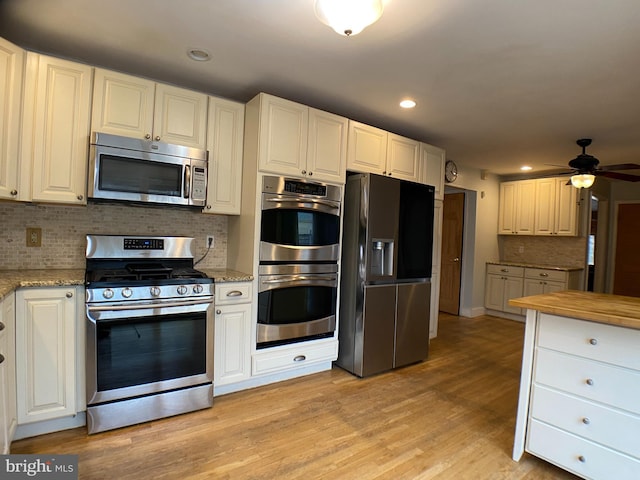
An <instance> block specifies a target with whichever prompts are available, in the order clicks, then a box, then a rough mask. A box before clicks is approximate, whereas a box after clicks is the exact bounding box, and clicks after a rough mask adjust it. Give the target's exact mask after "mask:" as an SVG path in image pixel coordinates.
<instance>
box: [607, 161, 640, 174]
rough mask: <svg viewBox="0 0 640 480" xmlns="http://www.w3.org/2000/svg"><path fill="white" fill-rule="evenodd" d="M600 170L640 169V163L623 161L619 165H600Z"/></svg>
mask: <svg viewBox="0 0 640 480" xmlns="http://www.w3.org/2000/svg"><path fill="white" fill-rule="evenodd" d="M598 170H601V171H604V172H610V171H612V170H640V165H638V164H636V163H621V164H619V165H600V167H598Z"/></svg>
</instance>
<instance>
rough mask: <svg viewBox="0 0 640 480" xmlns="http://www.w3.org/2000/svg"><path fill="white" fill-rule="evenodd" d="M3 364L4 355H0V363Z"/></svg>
mask: <svg viewBox="0 0 640 480" xmlns="http://www.w3.org/2000/svg"><path fill="white" fill-rule="evenodd" d="M2 362H4V355H2V354H1V353H0V363H2Z"/></svg>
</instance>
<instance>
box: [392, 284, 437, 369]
mask: <svg viewBox="0 0 640 480" xmlns="http://www.w3.org/2000/svg"><path fill="white" fill-rule="evenodd" d="M430 304H431V283H430V282H423V283H407V284H399V285H398V308H397V317H396V341H395V343H396V344H395V360H394V364H393V366H394V368H395V367H402V366H404V365H409V364H411V363H416V362H420V361H422V360H425V359H426V358H427V355H428V354H429V306H430Z"/></svg>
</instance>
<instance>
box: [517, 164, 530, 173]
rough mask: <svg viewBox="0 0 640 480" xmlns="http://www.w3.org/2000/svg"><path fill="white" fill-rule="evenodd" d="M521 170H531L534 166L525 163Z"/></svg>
mask: <svg viewBox="0 0 640 480" xmlns="http://www.w3.org/2000/svg"><path fill="white" fill-rule="evenodd" d="M520 170H522V171H523V172H529V171H531V170H533V167H530V166H529V165H523V166H522V167H520Z"/></svg>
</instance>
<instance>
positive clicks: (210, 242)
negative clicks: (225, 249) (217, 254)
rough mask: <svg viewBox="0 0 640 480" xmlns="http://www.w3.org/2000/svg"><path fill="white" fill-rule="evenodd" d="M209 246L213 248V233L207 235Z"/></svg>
mask: <svg viewBox="0 0 640 480" xmlns="http://www.w3.org/2000/svg"><path fill="white" fill-rule="evenodd" d="M207 248H213V235H207Z"/></svg>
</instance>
